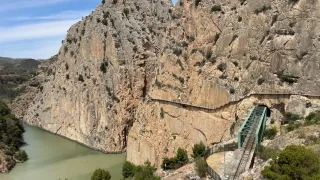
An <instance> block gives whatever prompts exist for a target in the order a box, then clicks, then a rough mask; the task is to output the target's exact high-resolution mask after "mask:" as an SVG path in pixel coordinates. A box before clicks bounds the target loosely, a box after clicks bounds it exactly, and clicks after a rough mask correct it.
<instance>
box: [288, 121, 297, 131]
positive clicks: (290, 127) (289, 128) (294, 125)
mask: <svg viewBox="0 0 320 180" xmlns="http://www.w3.org/2000/svg"><path fill="white" fill-rule="evenodd" d="M299 127H300V124H295V123H294V122H290V123H289V125H288V126H287V127H286V129H287V131H288V132H290V131H293V130H295V129H298V128H299Z"/></svg>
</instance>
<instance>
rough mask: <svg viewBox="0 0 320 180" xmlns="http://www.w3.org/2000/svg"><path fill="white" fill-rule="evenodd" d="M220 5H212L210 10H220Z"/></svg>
mask: <svg viewBox="0 0 320 180" xmlns="http://www.w3.org/2000/svg"><path fill="white" fill-rule="evenodd" d="M221 10H222V9H221V6H220V5H214V6H212V8H211V12H216V11H221Z"/></svg>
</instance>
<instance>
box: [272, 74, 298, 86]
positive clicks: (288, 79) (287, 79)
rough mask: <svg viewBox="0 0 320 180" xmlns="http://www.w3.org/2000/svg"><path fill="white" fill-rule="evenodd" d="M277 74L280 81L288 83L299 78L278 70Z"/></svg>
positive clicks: (294, 81)
mask: <svg viewBox="0 0 320 180" xmlns="http://www.w3.org/2000/svg"><path fill="white" fill-rule="evenodd" d="M277 75H278V78H279V79H280V80H281V82H286V83H288V84H290V85H291V84H293V83H296V82H298V79H299V77H295V76H292V75H289V74H284V72H279V73H278V74H277Z"/></svg>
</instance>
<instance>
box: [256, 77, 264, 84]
mask: <svg viewBox="0 0 320 180" xmlns="http://www.w3.org/2000/svg"><path fill="white" fill-rule="evenodd" d="M264 81H265V80H264V78H259V79H258V82H257V83H258V85H261V84H263V83H264Z"/></svg>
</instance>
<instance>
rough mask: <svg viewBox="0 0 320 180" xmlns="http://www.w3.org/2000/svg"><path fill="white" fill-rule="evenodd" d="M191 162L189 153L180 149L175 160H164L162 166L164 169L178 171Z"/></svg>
mask: <svg viewBox="0 0 320 180" xmlns="http://www.w3.org/2000/svg"><path fill="white" fill-rule="evenodd" d="M188 161H189V158H188V153H187V151H186V150H184V149H181V148H179V149H178V151H177V153H176V156H175V157H173V158H164V159H163V161H162V164H161V168H162V169H165V170H167V169H178V168H180V167H182V166H184V165H185V164H187V163H188Z"/></svg>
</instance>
